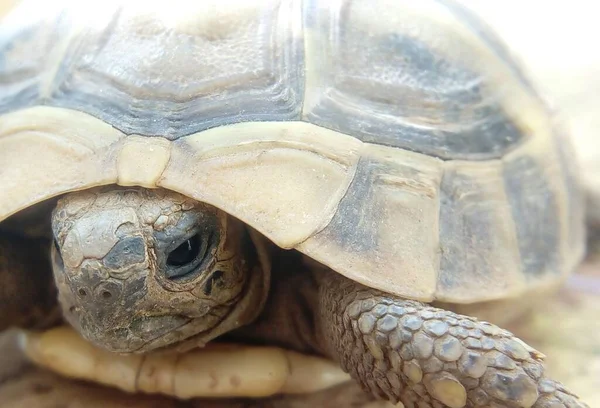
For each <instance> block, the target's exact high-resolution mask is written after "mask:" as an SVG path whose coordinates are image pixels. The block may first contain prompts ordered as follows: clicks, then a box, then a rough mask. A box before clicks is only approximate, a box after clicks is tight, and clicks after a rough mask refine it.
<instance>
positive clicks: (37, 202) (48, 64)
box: [0, 0, 585, 408]
mask: <svg viewBox="0 0 600 408" xmlns="http://www.w3.org/2000/svg"><path fill="white" fill-rule="evenodd" d="M197 3H198V4H191V3H189V4H188V3H177V4H176V6H172V5H169V7H166V6H161V5H156V4H153V3H151V4H144V5H143V7H142V6H140V4H138V3H122V4H120V3H119V2H111V1H108V2H103V4H101V5H98V4H94V5H90V4H85V5H78V4H75V3H73V2H66V3H64V4H62V3H60V2H59V3H54V2H53V4H52V6H51V7H50V8H49V7H45V6H44V3H39V2H27V1H25V2H24V3H22V4H21V5H20V6H18V7H16V8H15V9H13V10H12V11H11V13H9V14H7V16H5V17H4V19H3V21H2V25H1V26H0V33H1V34H0V55H1V59H0V61H1V65H0V78H1V81H0V87H1V90H2V91H1V93H0V114H1V116H0V132H1V133H0V163H1V167H0V197H2V198H1V199H0V220H5V221H4V222H3V224H2V225H3V228H4V230H5V231H9V230H10V232H5V236H7V237H8V238H6V239H4V241H3V245H4V246H5V247H4V248H5V249H3V250H2V252H0V253H1V254H2V256H1V257H0V261H1V262H2V263H0V266H1V268H0V273H2V279H3V281H5V282H6V283H5V284H4V285H3V287H4V288H5V289H4V290H3V292H2V298H1V299H0V302H2V305H3V307H4V310H5V313H4V315H3V316H2V320H3V327H7V326H9V325H21V326H27V327H36V326H40V325H42V326H43V325H47V324H48V321H44V319H46V318H48V315H49V314H50V310H52V309H53V305H56V304H58V305H59V306H60V310H61V311H62V314H63V316H64V319H65V321H66V322H68V323H69V324H70V325H72V326H73V327H74V328H75V329H76V330H77V331H78V332H79V333H80V334H81V335H82V336H83V337H84V338H85V339H87V340H88V341H90V342H92V343H93V344H95V345H97V346H99V347H102V348H104V349H107V350H110V351H114V352H117V353H148V352H159V351H161V350H176V351H181V352H183V351H186V350H189V349H190V348H191V347H197V346H201V345H203V344H206V343H207V342H210V341H213V340H215V339H223V338H225V339H231V340H234V341H239V342H248V343H258V344H275V345H278V346H281V347H285V348H289V349H292V350H298V351H302V352H306V353H309V354H317V355H324V356H327V357H329V358H332V359H334V360H335V361H337V362H339V364H340V365H341V367H342V368H343V369H344V370H345V371H347V372H349V373H350V375H351V376H352V377H353V378H354V379H355V380H356V381H358V382H359V383H360V384H361V385H362V387H363V388H364V390H365V391H366V392H368V393H371V394H372V395H373V396H375V397H377V398H381V399H387V400H389V401H392V402H397V401H401V402H402V403H403V404H404V406H405V407H407V408H408V407H414V406H417V405H418V406H419V407H436V408H437V407H452V408H455V407H484V406H485V407H489V406H495V407H532V406H533V407H549V406H565V407H581V406H585V404H584V403H583V402H581V401H579V400H578V398H577V397H576V396H575V395H573V394H572V393H570V392H569V391H568V390H566V389H565V388H564V387H563V386H562V385H561V384H559V383H558V382H556V381H553V380H551V379H549V378H547V377H546V375H545V374H544V367H543V363H542V361H541V360H542V356H541V354H540V353H539V352H537V351H535V350H533V349H532V348H530V347H529V346H527V345H526V344H525V343H523V342H522V341H520V340H519V339H517V338H516V337H514V336H513V335H512V334H511V333H510V332H508V331H506V330H503V329H501V328H499V327H497V326H495V325H493V324H491V323H487V322H485V321H480V320H477V319H476V318H475V317H473V316H479V315H481V314H482V313H483V311H485V310H488V309H494V310H500V313H501V314H509V313H510V310H511V307H512V308H514V307H516V305H520V304H521V301H520V300H521V299H533V298H535V297H536V296H537V294H539V293H546V292H548V291H551V290H553V289H554V288H556V287H557V286H558V285H559V284H560V283H561V282H562V281H563V280H564V279H565V278H566V277H567V276H568V274H569V273H571V272H572V271H573V269H574V268H575V267H576V265H577V264H578V262H579V261H580V259H581V258H582V255H583V253H584V235H585V234H584V223H583V208H582V200H581V194H580V191H579V185H578V179H577V171H576V165H575V163H574V159H573V154H572V152H571V147H570V145H569V141H568V132H567V131H566V130H565V129H564V128H563V127H562V126H561V124H560V123H559V122H558V121H557V120H556V115H555V114H554V112H553V110H551V109H550V108H549V107H548V105H547V103H546V102H545V101H544V100H543V98H542V97H541V96H540V94H539V92H537V91H536V89H535V87H534V85H533V84H532V83H531V81H530V80H529V79H528V77H527V76H526V75H525V73H524V70H523V69H522V68H521V67H520V65H519V64H518V62H517V61H516V60H515V58H514V57H513V56H511V54H510V52H509V51H508V50H507V49H506V47H505V46H504V45H503V44H502V43H501V41H500V40H498V39H497V38H496V36H495V34H494V33H493V32H491V30H490V29H488V28H487V27H486V26H485V24H484V23H483V22H481V21H480V20H479V19H478V18H477V17H476V16H475V15H473V14H471V13H470V12H469V11H468V10H466V9H464V8H462V7H461V6H460V5H459V4H456V3H454V2H453V1H450V0H436V1H434V0H423V1H419V2H411V1H399V0H394V1H387V0H378V1H371V2H360V1H357V0H354V1H351V0H348V1H343V2H327V1H324V0H311V1H305V2H300V1H294V0H270V1H243V2H241V1H239V2H233V1H220V2H214V3H213V2H197ZM33 11H36V12H33ZM50 224H51V225H50ZM15 226H16V227H15ZM34 227H39V228H34ZM46 233H48V234H49V236H50V237H51V239H50V240H48V241H49V242H53V243H52V244H50V243H49V242H48V246H49V247H51V258H52V261H51V263H52V266H51V267H50V266H48V268H45V266H46V258H45V257H44V252H43V251H42V252H40V250H39V248H40V247H42V246H43V245H44V244H43V242H45V241H44V238H43V237H44V236H45V234H46ZM35 234H39V235H40V237H41V238H35V237H34V235H35ZM17 235H27V236H28V237H17ZM40 241H41V243H40ZM16 270H18V271H19V273H16V272H15V271H16ZM51 271H52V272H51ZM56 292H57V293H58V295H57V297H58V303H56V295H55V293H56ZM457 311H460V312H461V313H464V314H458V313H457Z"/></svg>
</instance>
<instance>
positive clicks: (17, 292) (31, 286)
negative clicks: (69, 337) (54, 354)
mask: <svg viewBox="0 0 600 408" xmlns="http://www.w3.org/2000/svg"><path fill="white" fill-rule="evenodd" d="M48 245H49V243H48V241H47V240H45V239H35V238H32V239H25V238H21V237H17V236H14V235H12V234H8V233H0V330H4V329H6V328H9V327H25V328H44V327H48V326H50V325H52V324H54V323H56V322H57V321H59V320H60V311H59V309H58V304H57V298H56V288H55V286H54V281H53V277H52V269H51V266H50V253H49V252H50V251H49V247H48Z"/></svg>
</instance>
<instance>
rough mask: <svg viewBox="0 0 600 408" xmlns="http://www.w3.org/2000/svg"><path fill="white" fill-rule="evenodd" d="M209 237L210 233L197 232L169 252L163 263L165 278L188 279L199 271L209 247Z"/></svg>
mask: <svg viewBox="0 0 600 408" xmlns="http://www.w3.org/2000/svg"><path fill="white" fill-rule="evenodd" d="M211 237H212V235H211V234H205V235H203V234H202V233H197V234H195V235H194V236H192V237H190V238H188V239H186V240H185V241H183V242H182V243H181V244H179V246H177V248H175V249H174V250H172V251H171V252H169V254H168V255H167V261H166V265H165V266H166V268H165V275H166V277H167V279H171V280H179V279H181V278H186V279H189V278H191V276H192V275H196V274H197V273H199V272H201V271H200V269H201V266H202V264H203V263H204V261H205V258H206V255H207V253H208V252H209V249H210V248H211Z"/></svg>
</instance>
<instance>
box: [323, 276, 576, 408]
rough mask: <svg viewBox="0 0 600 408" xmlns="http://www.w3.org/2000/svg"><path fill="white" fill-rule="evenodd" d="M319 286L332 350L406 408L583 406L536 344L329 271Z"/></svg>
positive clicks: (368, 384) (371, 386)
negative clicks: (548, 369)
mask: <svg viewBox="0 0 600 408" xmlns="http://www.w3.org/2000/svg"><path fill="white" fill-rule="evenodd" d="M319 290H320V300H319V309H320V311H319V313H320V316H319V318H320V328H321V330H323V331H324V333H323V334H324V338H325V339H327V341H328V344H327V346H328V348H329V350H330V353H331V354H332V356H333V357H334V358H336V359H337V360H339V362H340V363H341V365H342V368H343V369H344V370H346V371H347V372H349V373H350V375H351V376H352V377H353V378H355V379H356V380H358V381H359V382H360V383H361V385H362V386H363V388H364V389H365V390H366V391H368V392H370V393H372V394H373V395H375V396H377V397H380V398H383V399H387V400H390V401H392V402H397V401H402V402H403V403H404V406H405V407H406V408H412V407H417V406H418V407H419V408H422V407H432V408H438V407H451V408H462V407H469V408H476V407H492V406H493V407H497V408H501V407H506V408H513V407H535V408H547V407H553V408H554V407H556V408H558V407H568V408H572V407H586V406H587V405H585V404H584V403H583V402H581V401H579V399H578V398H577V397H576V396H575V395H573V394H572V393H570V392H569V391H567V390H566V389H565V388H564V387H563V386H562V385H561V384H559V383H558V382H556V381H553V380H551V379H549V378H547V377H545V375H544V366H543V364H542V362H541V359H542V355H541V354H540V353H539V352H537V351H535V350H533V349H532V348H530V347H529V346H527V345H526V344H525V343H523V342H522V341H521V340H519V339H517V338H516V337H514V336H513V335H512V334H511V333H509V332H507V331H505V330H502V329H500V328H498V327H497V326H494V325H492V324H489V323H486V322H479V321H477V320H476V319H474V318H471V317H467V316H462V315H458V314H455V313H452V312H449V311H446V310H442V309H437V308H434V307H431V306H429V305H427V304H423V303H420V302H415V301H408V300H403V299H401V298H398V297H393V296H390V295H388V294H385V293H383V292H380V291H377V290H373V289H370V288H367V287H365V286H362V285H360V284H357V283H356V282H353V281H351V280H349V279H347V278H345V277H343V276H341V275H338V274H336V273H333V272H329V273H326V275H324V277H323V281H322V284H321V285H320V289H319Z"/></svg>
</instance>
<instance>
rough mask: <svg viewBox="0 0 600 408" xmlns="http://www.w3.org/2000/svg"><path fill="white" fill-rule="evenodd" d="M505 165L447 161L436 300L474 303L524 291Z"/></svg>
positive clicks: (442, 190) (443, 189) (442, 184)
mask: <svg viewBox="0 0 600 408" xmlns="http://www.w3.org/2000/svg"><path fill="white" fill-rule="evenodd" d="M501 165H502V163H501V162H500V161H491V162H463V161H454V162H446V165H445V171H444V177H443V179H442V182H441V188H440V190H441V197H440V200H441V204H440V247H441V251H442V257H441V263H440V277H439V280H438V288H437V292H436V297H437V299H440V300H447V301H458V302H469V301H472V300H473V299H481V300H483V299H492V298H500V297H503V296H506V295H509V294H513V293H515V292H519V291H522V290H524V289H525V279H524V277H523V275H522V273H521V272H520V258H519V252H518V249H517V242H516V234H515V226H514V224H513V221H512V216H511V212H510V207H509V206H508V204H507V200H506V195H505V192H504V187H503V180H502V166H501Z"/></svg>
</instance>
